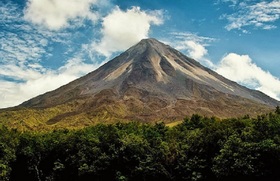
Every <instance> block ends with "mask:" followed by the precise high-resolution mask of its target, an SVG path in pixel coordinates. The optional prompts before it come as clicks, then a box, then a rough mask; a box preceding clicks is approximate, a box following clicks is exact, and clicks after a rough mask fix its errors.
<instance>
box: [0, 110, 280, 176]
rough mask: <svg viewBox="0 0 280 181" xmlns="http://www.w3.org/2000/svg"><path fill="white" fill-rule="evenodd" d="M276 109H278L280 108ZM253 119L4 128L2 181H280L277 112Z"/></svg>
mask: <svg viewBox="0 0 280 181" xmlns="http://www.w3.org/2000/svg"><path fill="white" fill-rule="evenodd" d="M278 109H279V108H278ZM278 109H277V110H276V111H275V112H274V113H270V114H267V115H260V116H258V117H257V118H256V119H255V118H250V117H249V116H244V117H243V118H238V119H226V120H219V119H216V118H207V117H203V116H200V115H193V116H192V117H191V118H186V119H185V120H184V121H183V122H182V123H181V124H178V125H176V126H173V127H168V126H166V125H165V124H164V123H157V124H154V125H152V124H140V123H137V122H130V123H117V124H109V125H104V124H98V125H95V126H91V127H87V128H83V129H80V130H67V129H60V130H53V131H50V132H35V131H33V132H31V131H30V132H27V131H26V132H20V131H17V130H15V129H7V128H6V127H3V126H2V127H0V180H22V178H24V179H25V180H193V181H196V180H237V179H241V180H244V179H246V180H279V179H280V172H279V170H280V114H279V112H278V111H279V110H278Z"/></svg>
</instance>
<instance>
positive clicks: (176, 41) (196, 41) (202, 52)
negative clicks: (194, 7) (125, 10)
mask: <svg viewBox="0 0 280 181" xmlns="http://www.w3.org/2000/svg"><path fill="white" fill-rule="evenodd" d="M171 35H172V36H173V37H172V41H171V42H170V44H171V45H172V46H173V47H175V48H176V49H178V50H181V51H186V53H187V55H188V56H189V57H191V58H193V59H195V60H197V61H199V62H200V63H202V64H203V65H205V66H208V67H214V64H213V63H212V62H211V61H210V60H209V59H208V58H207V55H208V50H207V49H206V47H207V46H209V43H211V42H213V41H215V40H216V39H214V38H210V37H204V36H198V35H197V34H194V33H189V32H187V33H171Z"/></svg>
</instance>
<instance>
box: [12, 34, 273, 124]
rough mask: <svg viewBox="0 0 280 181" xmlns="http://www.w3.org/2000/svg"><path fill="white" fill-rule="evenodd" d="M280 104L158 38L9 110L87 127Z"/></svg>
mask: <svg viewBox="0 0 280 181" xmlns="http://www.w3.org/2000/svg"><path fill="white" fill-rule="evenodd" d="M277 105H279V102H278V101H276V100H274V99H272V98H270V97H269V96H267V95H265V94H263V93H262V92H259V91H256V90H251V89H248V88H246V87H244V86H241V85H239V84H237V83H235V82H233V81H230V80H228V79H226V78H224V77H222V76H221V75H219V74H217V73H216V72H214V71H212V70H210V69H208V68H206V67H204V66H202V65H201V64H200V63H198V62H197V61H195V60H193V59H191V58H189V57H187V56H185V55H183V54H182V53H180V52H179V51H177V50H175V49H173V48H172V47H170V46H168V45H165V44H163V43H161V42H159V41H157V40H156V39H143V40H141V41H140V42H139V43H138V44H136V45H134V46H132V47H131V48H129V49H128V50H127V51H125V52H124V53H122V54H120V55H119V56H117V57H116V58H114V59H112V60H111V61H109V62H107V63H106V64H104V65H103V66H101V67H100V68H98V69H97V70H95V71H93V72H91V73H89V74H87V75H86V76H84V77H81V78H79V79H77V80H75V81H73V82H71V83H69V84H67V85H64V86H62V87H60V88H58V89H56V90H54V91H51V92H48V93H45V94H43V95H40V96H38V97H35V98H33V99H31V100H29V101H26V102H24V103H22V104H21V105H19V106H17V107H15V108H13V110H12V111H11V110H10V111H8V112H9V114H10V115H13V114H12V112H14V111H16V112H19V111H22V110H23V109H24V110H28V111H32V112H33V118H34V117H35V119H36V120H39V121H40V124H48V125H56V124H58V125H59V124H61V123H64V124H70V125H75V124H84V125H87V124H91V123H93V122H96V121H97V122H102V121H106V122H115V121H129V120H135V121H143V122H154V121H166V122H171V121H174V120H181V119H183V118H184V117H185V116H189V115H192V114H194V113H198V114H201V115H206V116H217V117H221V118H226V117H236V116H243V115H245V114H249V115H256V114H260V113H265V112H267V111H270V110H271V109H273V108H274V107H275V106H277ZM54 110H55V111H54ZM6 111H7V110H6ZM34 112H35V113H34ZM38 112H40V114H39V113H38ZM50 112H51V113H50ZM36 116H37V117H36ZM26 119H27V118H26Z"/></svg>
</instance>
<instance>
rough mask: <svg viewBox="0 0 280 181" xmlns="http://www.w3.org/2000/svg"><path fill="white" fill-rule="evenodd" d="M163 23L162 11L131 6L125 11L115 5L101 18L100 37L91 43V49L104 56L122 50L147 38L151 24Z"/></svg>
mask: <svg viewBox="0 0 280 181" xmlns="http://www.w3.org/2000/svg"><path fill="white" fill-rule="evenodd" d="M162 23H163V11H161V10H154V11H143V10H141V9H140V8H139V7H132V8H131V9H128V10H126V11H123V10H121V9H120V8H119V7H115V8H114V9H113V11H112V12H111V13H110V14H108V15H107V16H105V17H104V18H103V22H102V30H101V34H102V38H101V40H100V42H95V43H94V44H93V49H95V50H96V51H97V52H98V53H100V54H102V55H104V56H107V57H108V56H110V55H111V53H113V52H116V51H122V50H125V49H127V48H129V47H130V46H132V45H133V44H135V43H137V42H138V41H140V40H141V39H143V38H147V37H148V34H149V30H150V27H151V25H160V24H162Z"/></svg>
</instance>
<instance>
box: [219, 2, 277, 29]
mask: <svg viewBox="0 0 280 181" xmlns="http://www.w3.org/2000/svg"><path fill="white" fill-rule="evenodd" d="M249 3H250V4H249ZM253 3H254V4H252V3H251V2H250V1H246V2H241V3H239V4H238V5H237V7H235V9H237V12H235V13H233V14H225V15H223V16H222V17H221V18H222V19H227V20H228V22H229V24H228V25H226V27H225V28H226V29H227V30H229V31H230V30H233V29H239V30H243V31H244V32H247V31H246V30H244V28H245V27H248V26H253V27H255V28H261V29H265V30H269V29H274V28H276V27H277V26H276V25H274V24H272V23H273V22H275V21H277V20H279V18H280V0H272V1H262V2H258V3H255V2H253ZM236 4H237V1H236Z"/></svg>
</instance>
